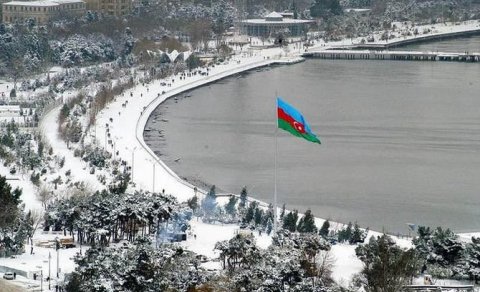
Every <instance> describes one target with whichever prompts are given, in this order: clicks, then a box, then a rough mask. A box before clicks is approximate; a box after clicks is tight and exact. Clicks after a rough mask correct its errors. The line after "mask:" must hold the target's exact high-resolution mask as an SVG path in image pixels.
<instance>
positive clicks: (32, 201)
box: [0, 165, 42, 211]
mask: <svg viewBox="0 0 480 292" xmlns="http://www.w3.org/2000/svg"><path fill="white" fill-rule="evenodd" d="M0 174H2V175H5V176H6V177H7V179H8V183H9V184H10V185H11V186H12V189H15V188H17V187H18V188H19V189H22V196H21V199H22V202H23V203H24V204H25V210H32V211H33V210H41V209H42V203H40V201H38V198H37V190H36V188H35V186H34V185H33V184H32V183H31V182H30V177H29V176H28V175H25V174H21V173H18V171H17V173H16V174H14V175H11V174H10V170H9V169H8V168H7V167H5V166H3V165H0Z"/></svg>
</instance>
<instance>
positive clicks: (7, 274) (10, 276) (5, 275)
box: [3, 272, 13, 280]
mask: <svg viewBox="0 0 480 292" xmlns="http://www.w3.org/2000/svg"><path fill="white" fill-rule="evenodd" d="M3 278H4V279H5V280H13V273H12V272H6V273H5V274H3Z"/></svg>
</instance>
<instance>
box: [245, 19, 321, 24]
mask: <svg viewBox="0 0 480 292" xmlns="http://www.w3.org/2000/svg"><path fill="white" fill-rule="evenodd" d="M312 22H314V21H313V20H306V19H292V18H282V20H267V19H246V20H243V21H242V23H249V24H280V23H283V24H301V23H312Z"/></svg>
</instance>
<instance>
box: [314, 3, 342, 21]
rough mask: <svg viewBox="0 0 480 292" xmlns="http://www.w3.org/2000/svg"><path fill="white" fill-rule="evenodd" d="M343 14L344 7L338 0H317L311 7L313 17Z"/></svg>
mask: <svg viewBox="0 0 480 292" xmlns="http://www.w3.org/2000/svg"><path fill="white" fill-rule="evenodd" d="M341 14H343V8H342V6H341V5H340V2H339V1H338V0H316V1H315V3H314V4H313V5H312V7H311V8H310V15H311V16H312V17H329V16H331V15H341Z"/></svg>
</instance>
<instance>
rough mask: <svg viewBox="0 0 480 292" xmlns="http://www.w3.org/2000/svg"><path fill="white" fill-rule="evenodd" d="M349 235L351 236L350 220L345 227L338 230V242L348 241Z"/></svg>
mask: <svg viewBox="0 0 480 292" xmlns="http://www.w3.org/2000/svg"><path fill="white" fill-rule="evenodd" d="M351 237H352V222H348V225H347V227H346V228H344V229H341V230H340V231H338V241H339V242H345V241H350V238H351Z"/></svg>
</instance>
